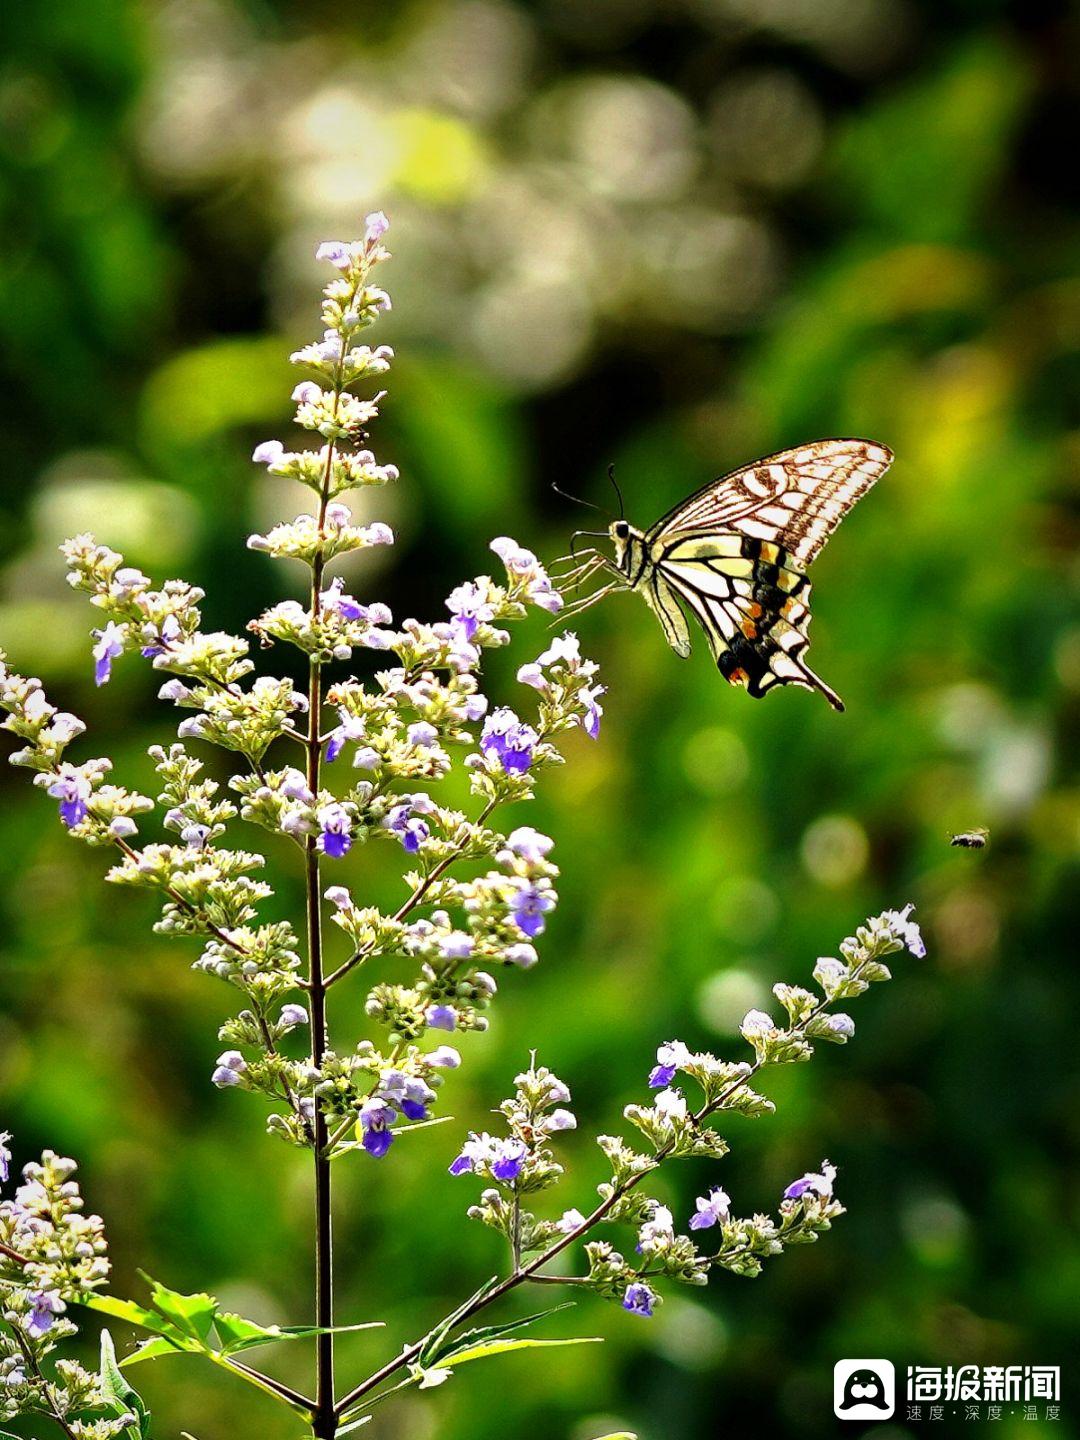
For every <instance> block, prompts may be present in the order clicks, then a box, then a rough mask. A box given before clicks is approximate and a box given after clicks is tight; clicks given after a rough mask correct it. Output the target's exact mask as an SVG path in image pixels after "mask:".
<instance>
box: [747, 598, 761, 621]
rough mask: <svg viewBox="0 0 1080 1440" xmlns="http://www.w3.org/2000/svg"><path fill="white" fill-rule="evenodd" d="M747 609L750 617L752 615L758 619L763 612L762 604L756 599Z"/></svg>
mask: <svg viewBox="0 0 1080 1440" xmlns="http://www.w3.org/2000/svg"><path fill="white" fill-rule="evenodd" d="M746 610H747V614H748V615H750V617H751V618H752V619H754V620H758V619H760V618H761V613H762V612H761V606H760V605H759V604H758V603H757V601H756V600H754V601H753V602H752V603H751V604H749V605H748V606H747V607H746Z"/></svg>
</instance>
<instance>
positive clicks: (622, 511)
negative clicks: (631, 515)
mask: <svg viewBox="0 0 1080 1440" xmlns="http://www.w3.org/2000/svg"><path fill="white" fill-rule="evenodd" d="M607 478H608V479H609V480H610V481H611V484H612V486H613V488H614V490H615V494H616V495H617V496H618V497H619V519H620V520H625V519H626V506H625V505H624V504H623V498H622V491H621V490H620V489H619V482H618V481H617V480H616V479H615V466H614V465H613V464H612V465H609V466H608V467H607Z"/></svg>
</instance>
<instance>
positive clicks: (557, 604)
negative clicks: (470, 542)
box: [490, 535, 563, 614]
mask: <svg viewBox="0 0 1080 1440" xmlns="http://www.w3.org/2000/svg"><path fill="white" fill-rule="evenodd" d="M490 548H491V549H492V550H494V552H495V554H496V555H498V557H499V559H500V560H501V561H502V562H503V564H504V565H505V566H506V570H507V574H508V575H509V576H510V578H511V580H513V581H516V582H517V583H518V584H520V585H522V586H523V587H524V589H525V598H526V600H531V601H532V603H533V604H534V605H538V606H539V607H540V608H541V610H548V611H550V612H551V613H552V614H554V613H555V611H557V610H561V609H562V606H563V599H562V596H561V595H560V594H559V592H558V591H557V590H555V589H553V588H552V584H551V581H550V580H549V579H548V575H547V571H546V570H545V569H544V567H543V566H542V565H541V564H540V562H539V560H537V558H536V556H535V555H534V554H533V553H532V551H531V550H526V549H524V547H523V546H521V545H519V544H518V543H517V541H516V540H511V538H510V537H509V536H508V535H500V536H498V538H497V539H495V540H492V542H491V546H490Z"/></svg>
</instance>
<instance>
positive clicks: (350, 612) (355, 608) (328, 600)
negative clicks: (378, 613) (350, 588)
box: [319, 575, 368, 620]
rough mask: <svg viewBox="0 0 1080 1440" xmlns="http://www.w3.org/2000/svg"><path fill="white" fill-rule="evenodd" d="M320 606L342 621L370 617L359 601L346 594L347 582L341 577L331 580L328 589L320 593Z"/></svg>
mask: <svg viewBox="0 0 1080 1440" xmlns="http://www.w3.org/2000/svg"><path fill="white" fill-rule="evenodd" d="M319 604H320V605H321V607H322V609H323V610H326V611H327V612H328V613H329V614H331V615H338V616H340V618H341V619H342V620H366V619H367V617H368V612H367V610H366V608H365V607H364V606H363V605H361V604H360V602H359V600H354V599H353V597H352V596H351V595H347V594H346V593H345V581H344V580H342V578H341V576H340V575H338V576H337V577H336V578H335V579H333V580H331V582H330V584H329V586H328V588H327V589H325V590H323V591H322V592H321V593H320V595H319Z"/></svg>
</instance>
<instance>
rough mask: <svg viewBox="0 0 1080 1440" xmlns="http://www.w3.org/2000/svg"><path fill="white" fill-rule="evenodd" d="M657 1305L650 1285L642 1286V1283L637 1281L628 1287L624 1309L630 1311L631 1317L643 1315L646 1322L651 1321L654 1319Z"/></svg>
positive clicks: (624, 1299) (624, 1298) (624, 1297)
mask: <svg viewBox="0 0 1080 1440" xmlns="http://www.w3.org/2000/svg"><path fill="white" fill-rule="evenodd" d="M655 1303H656V1296H655V1295H654V1294H653V1292H652V1291H651V1290H650V1289H649V1287H648V1285H642V1284H641V1282H640V1281H635V1282H634V1283H633V1284H632V1285H628V1286H627V1287H626V1294H625V1295H624V1296H623V1302H622V1307H623V1309H624V1310H629V1312H630V1314H631V1315H643V1316H644V1317H645V1319H646V1320H649V1319H651V1318H652V1313H653V1306H654V1305H655Z"/></svg>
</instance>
